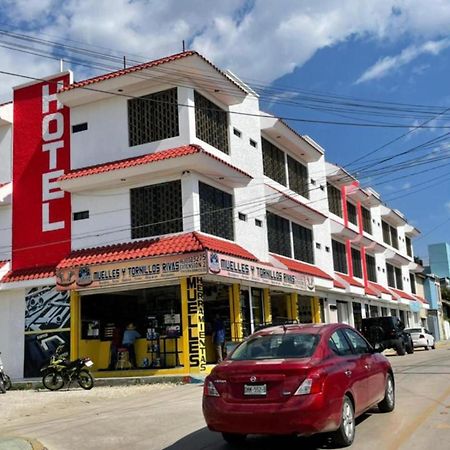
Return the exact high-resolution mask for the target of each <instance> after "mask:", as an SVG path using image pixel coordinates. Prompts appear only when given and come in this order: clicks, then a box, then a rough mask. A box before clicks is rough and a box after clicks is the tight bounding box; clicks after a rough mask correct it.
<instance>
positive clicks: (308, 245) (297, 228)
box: [292, 222, 314, 264]
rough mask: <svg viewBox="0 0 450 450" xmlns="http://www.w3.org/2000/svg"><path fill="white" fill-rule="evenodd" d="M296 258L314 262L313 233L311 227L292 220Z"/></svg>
mask: <svg viewBox="0 0 450 450" xmlns="http://www.w3.org/2000/svg"><path fill="white" fill-rule="evenodd" d="M292 238H293V241H294V258H295V259H298V260H299V261H305V262H307V263H310V264H314V250H313V233H312V231H311V230H310V229H308V228H305V227H302V226H301V225H298V224H296V223H294V222H292Z"/></svg>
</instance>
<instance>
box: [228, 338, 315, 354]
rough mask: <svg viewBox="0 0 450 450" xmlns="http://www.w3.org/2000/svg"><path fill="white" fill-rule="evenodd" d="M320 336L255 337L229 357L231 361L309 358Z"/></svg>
mask: <svg viewBox="0 0 450 450" xmlns="http://www.w3.org/2000/svg"><path fill="white" fill-rule="evenodd" d="M319 340H320V336H319V335H317V334H307V333H297V334H295V333H289V334H270V335H264V336H255V337H253V338H250V339H248V340H247V341H245V342H243V343H242V344H241V345H240V346H239V347H238V348H237V349H236V350H235V351H234V352H233V354H232V355H231V356H230V358H229V359H231V360H258V359H279V358H309V357H310V356H312V354H313V353H314V350H315V349H316V347H317V344H318V342H319Z"/></svg>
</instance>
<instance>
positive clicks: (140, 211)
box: [130, 180, 183, 239]
mask: <svg viewBox="0 0 450 450" xmlns="http://www.w3.org/2000/svg"><path fill="white" fill-rule="evenodd" d="M161 205H164V207H162V206H161ZM130 209H131V238H132V239H139V238H144V237H151V236H159V235H162V234H169V233H178V232H180V231H183V219H182V204H181V181H179V180H177V181H171V182H169V183H160V184H152V185H150V186H143V187H139V188H135V189H131V190H130Z"/></svg>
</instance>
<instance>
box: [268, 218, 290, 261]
mask: <svg viewBox="0 0 450 450" xmlns="http://www.w3.org/2000/svg"><path fill="white" fill-rule="evenodd" d="M267 236H268V240H269V251H270V252H272V253H277V254H278V255H284V256H288V257H289V258H290V257H291V256H292V252H291V238H290V229H289V220H287V219H284V218H283V217H280V216H277V215H276V214H273V213H271V212H267Z"/></svg>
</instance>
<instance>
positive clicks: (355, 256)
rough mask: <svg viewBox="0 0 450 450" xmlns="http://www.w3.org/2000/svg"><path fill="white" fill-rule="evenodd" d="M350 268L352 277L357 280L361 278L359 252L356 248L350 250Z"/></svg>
mask: <svg viewBox="0 0 450 450" xmlns="http://www.w3.org/2000/svg"><path fill="white" fill-rule="evenodd" d="M352 266H353V275H354V276H355V277H358V278H362V277H363V273H362V264H361V252H360V251H359V250H357V249H356V248H352Z"/></svg>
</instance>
